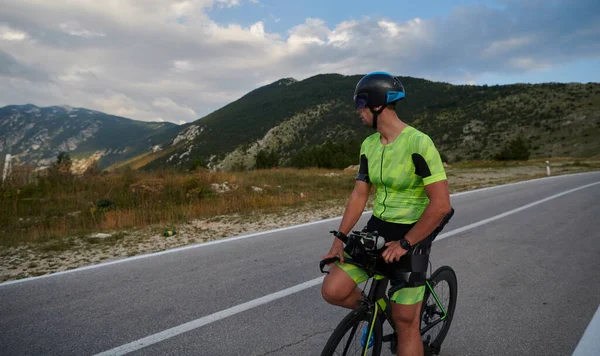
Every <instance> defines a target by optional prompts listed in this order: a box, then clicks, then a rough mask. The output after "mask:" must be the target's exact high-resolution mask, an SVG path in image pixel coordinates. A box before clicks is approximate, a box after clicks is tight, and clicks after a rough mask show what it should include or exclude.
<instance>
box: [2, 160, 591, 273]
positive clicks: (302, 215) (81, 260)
mask: <svg viewBox="0 0 600 356" xmlns="http://www.w3.org/2000/svg"><path fill="white" fill-rule="evenodd" d="M590 170H598V169H597V168H594V167H591V168H590V167H586V166H583V167H580V166H567V165H565V166H563V167H555V168H553V172H552V174H553V175H559V174H565V173H576V172H581V171H590ZM447 174H448V180H449V186H450V190H451V193H455V192H458V191H465V190H472V189H477V188H482V187H488V186H493V185H498V184H505V183H509V182H514V181H521V180H528V179H533V178H538V177H544V176H546V171H545V167H543V166H541V165H534V166H531V165H530V166H517V167H501V168H499V167H494V168H468V169H465V168H461V169H459V168H456V169H455V168H452V167H448V168H447ZM344 207H345V201H331V202H328V203H320V204H312V203H309V204H306V205H305V206H303V207H294V208H288V209H282V210H281V211H279V212H277V213H273V214H255V215H246V216H241V215H227V216H216V217H212V218H210V219H203V220H194V221H190V222H188V223H186V224H182V225H179V226H175V229H176V232H177V233H176V234H175V235H172V236H167V237H165V236H163V231H164V230H162V229H161V228H159V227H154V228H146V229H138V230H129V231H119V232H114V233H112V234H93V235H89V236H87V237H83V238H81V237H80V238H74V237H73V238H70V239H67V240H66V241H61V242H60V243H57V242H50V243H47V244H42V245H40V244H38V245H27V246H19V247H11V248H3V249H2V250H0V282H4V281H8V280H14V279H20V278H26V277H31V276H38V275H43V274H47V273H53V272H58V271H64V270H69V269H73V268H77V267H82V266H86V265H92V264H97V263H101V262H107V261H112V260H117V259H121V258H125V257H130V256H135V255H140V254H147V253H152V252H158V251H163V250H167V249H171V248H175V247H181V246H186V245H191V244H198V243H203V242H207V241H211V240H216V239H222V238H225V237H231V236H238V235H244V234H249V233H253V232H258V231H266V230H272V229H276V228H281V227H285V226H292V225H297V224H302V223H307V222H311V221H316V220H322V219H327V218H333V217H338V216H341V215H342V214H343V212H344ZM367 208H368V209H370V206H367Z"/></svg>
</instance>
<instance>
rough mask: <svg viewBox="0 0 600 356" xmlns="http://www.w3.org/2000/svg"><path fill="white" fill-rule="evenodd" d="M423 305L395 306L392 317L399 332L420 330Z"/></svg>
mask: <svg viewBox="0 0 600 356" xmlns="http://www.w3.org/2000/svg"><path fill="white" fill-rule="evenodd" d="M421 303H422V302H419V303H416V304H409V305H405V304H394V305H393V309H392V316H393V319H394V323H395V324H396V328H397V329H398V330H399V331H402V330H414V329H416V330H418V329H419V325H420V318H419V315H420V311H421Z"/></svg>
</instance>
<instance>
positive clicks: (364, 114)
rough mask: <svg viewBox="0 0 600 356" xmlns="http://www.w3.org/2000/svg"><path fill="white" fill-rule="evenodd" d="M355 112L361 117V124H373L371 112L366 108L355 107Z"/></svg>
mask: <svg viewBox="0 0 600 356" xmlns="http://www.w3.org/2000/svg"><path fill="white" fill-rule="evenodd" d="M356 113H357V114H358V115H359V116H360V118H361V119H362V122H363V124H365V125H367V126H372V125H373V113H372V112H371V110H369V109H368V108H362V109H356Z"/></svg>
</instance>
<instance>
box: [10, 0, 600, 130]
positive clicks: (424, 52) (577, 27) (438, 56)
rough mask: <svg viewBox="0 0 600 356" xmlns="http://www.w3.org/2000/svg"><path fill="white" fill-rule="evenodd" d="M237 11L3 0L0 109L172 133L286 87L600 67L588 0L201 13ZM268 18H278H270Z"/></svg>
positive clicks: (184, 4)
mask: <svg viewBox="0 0 600 356" xmlns="http://www.w3.org/2000/svg"><path fill="white" fill-rule="evenodd" d="M243 2H246V3H248V2H251V3H256V1H252V0H239V1H238V0H198V1H192V0H177V1H174V0H151V1H144V2H142V1H136V0H121V1H96V0H60V1H59V0H57V1H52V2H48V1H45V0H5V1H4V2H3V5H2V7H3V9H2V11H1V12H0V92H2V93H3V98H2V101H3V102H8V103H24V102H33V103H36V104H39V105H49V104H56V103H68V104H69V105H71V106H76V107H87V108H90V109H95V110H100V111H105V112H108V113H111V114H116V115H122V116H126V117H130V118H132V119H138V120H157V118H160V119H162V120H165V121H171V122H179V121H181V120H186V121H192V120H195V119H197V118H198V117H202V116H204V115H206V114H208V113H210V112H211V111H213V110H216V109H218V108H219V107H222V106H224V105H226V104H227V103H229V102H231V101H233V100H236V99H237V98H239V97H240V96H242V95H244V94H245V93H247V92H248V91H250V90H252V89H255V88H256V87H257V86H259V85H261V84H266V83H270V82H273V81H275V80H278V79H280V78H283V77H295V78H296V79H300V80H301V79H304V78H306V77H309V76H313V75H315V74H319V73H324V72H328V73H331V72H337V73H341V74H360V73H366V72H369V71H373V70H387V71H390V72H393V73H395V74H399V75H409V76H413V77H424V78H427V79H432V80H443V81H449V82H454V83H473V82H477V80H478V78H480V77H481V76H482V75H487V74H490V73H492V74H494V73H495V74H507V73H508V74H514V73H524V72H527V71H533V70H539V69H548V68H551V66H554V65H557V64H561V63H566V62H569V61H571V60H574V59H577V58H582V57H585V58H599V57H600V46H598V39H597V38H598V36H597V35H598V33H600V32H599V29H600V28H599V27H598V25H597V23H598V21H596V20H597V16H596V17H594V16H595V15H594V11H592V10H594V9H595V8H596V7H595V5H594V2H593V1H589V2H586V1H583V2H577V4H574V3H575V2H565V3H563V4H562V5H561V6H562V8H561V7H557V6H550V5H547V6H546V5H544V3H539V4H538V5H539V6H536V7H535V8H533V7H531V8H529V7H527V6H526V5H522V4H521V3H520V2H509V3H506V5H505V6H504V7H505V9H503V10H499V9H492V8H487V7H485V6H484V5H478V6H463V7H459V8H456V9H455V10H454V11H453V12H451V13H450V14H448V15H447V16H444V17H437V18H431V19H424V18H415V19H412V20H409V21H397V20H394V19H391V18H371V17H363V18H360V19H354V20H347V21H342V22H339V23H337V24H336V23H331V24H330V23H327V22H326V21H324V20H323V19H318V18H308V19H306V20H305V21H304V22H303V23H300V24H290V25H289V30H288V31H287V32H283V33H272V32H269V31H268V26H267V27H265V23H264V22H263V21H257V20H259V19H256V20H255V22H254V23H252V24H250V25H246V26H242V25H239V24H229V23H228V24H226V25H221V24H218V23H216V22H214V21H212V20H211V19H210V18H209V17H208V15H207V14H210V12H208V11H207V10H209V9H215V8H222V10H219V11H228V10H227V8H228V7H233V6H239V5H241V4H242V3H243ZM31 8H35V9H37V11H35V12H31V11H30V9H31ZM265 11H266V10H265ZM390 13H392V12H390ZM567 14H568V15H567ZM265 18H271V20H270V21H276V19H275V17H274V16H273V15H271V14H269V13H267V14H265ZM558 20H561V21H558ZM557 23H560V24H561V25H560V26H556V24H557ZM507 24H510V26H508V25H507ZM280 25H281V23H280ZM280 25H279V26H280Z"/></svg>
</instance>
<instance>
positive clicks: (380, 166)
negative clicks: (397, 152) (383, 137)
mask: <svg viewBox="0 0 600 356" xmlns="http://www.w3.org/2000/svg"><path fill="white" fill-rule="evenodd" d="M384 154H385V146H383V151H381V164H380V165H379V170H380V171H379V174H380V178H381V184H383V190H384V191H385V196H384V197H383V202H382V203H381V205H383V211H382V212H381V214H379V218H380V219H381V220H383V213H385V209H386V206H385V200H386V199H387V195H388V192H387V187H386V186H385V182H384V181H383V155H384Z"/></svg>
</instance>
